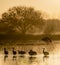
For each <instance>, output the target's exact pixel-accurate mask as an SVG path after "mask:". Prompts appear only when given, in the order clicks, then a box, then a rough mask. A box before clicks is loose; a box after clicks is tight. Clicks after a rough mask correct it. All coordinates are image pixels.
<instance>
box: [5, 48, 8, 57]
mask: <svg viewBox="0 0 60 65" xmlns="http://www.w3.org/2000/svg"><path fill="white" fill-rule="evenodd" d="M4 54H5V55H6V56H7V55H8V51H7V50H6V48H4Z"/></svg>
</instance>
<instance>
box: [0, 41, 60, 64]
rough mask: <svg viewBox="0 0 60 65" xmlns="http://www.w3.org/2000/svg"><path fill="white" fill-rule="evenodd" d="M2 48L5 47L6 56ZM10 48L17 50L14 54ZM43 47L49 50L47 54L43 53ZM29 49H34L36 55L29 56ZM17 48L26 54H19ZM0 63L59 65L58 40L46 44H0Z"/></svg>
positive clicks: (59, 51)
mask: <svg viewBox="0 0 60 65" xmlns="http://www.w3.org/2000/svg"><path fill="white" fill-rule="evenodd" d="M4 48H7V50H8V52H9V54H8V56H5V55H4V51H3V49H4ZM12 48H15V51H16V52H17V54H16V55H15V56H14V55H13V54H12ZM43 48H45V51H48V52H49V56H47V57H45V56H44V55H43ZM30 49H32V50H34V51H36V52H37V55H36V56H33V57H31V56H30V55H29V54H28V52H29V50H30ZM18 50H24V51H25V52H26V54H25V55H24V56H21V55H19V54H18ZM0 65H60V41H53V42H52V43H51V44H48V45H47V44H43V45H5V46H3V45H0Z"/></svg>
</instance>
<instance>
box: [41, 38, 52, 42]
mask: <svg viewBox="0 0 60 65" xmlns="http://www.w3.org/2000/svg"><path fill="white" fill-rule="evenodd" d="M42 40H43V41H45V42H52V40H51V39H50V38H49V37H44V38H42Z"/></svg>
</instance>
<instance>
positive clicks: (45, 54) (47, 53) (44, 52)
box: [43, 48, 49, 56]
mask: <svg viewBox="0 0 60 65" xmlns="http://www.w3.org/2000/svg"><path fill="white" fill-rule="evenodd" d="M43 54H44V56H48V55H49V52H46V51H45V48H43Z"/></svg>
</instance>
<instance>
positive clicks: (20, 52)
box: [18, 50, 26, 55]
mask: <svg viewBox="0 0 60 65" xmlns="http://www.w3.org/2000/svg"><path fill="white" fill-rule="evenodd" d="M25 53H26V52H25V51H19V50H18V54H22V55H23V54H25Z"/></svg>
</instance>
